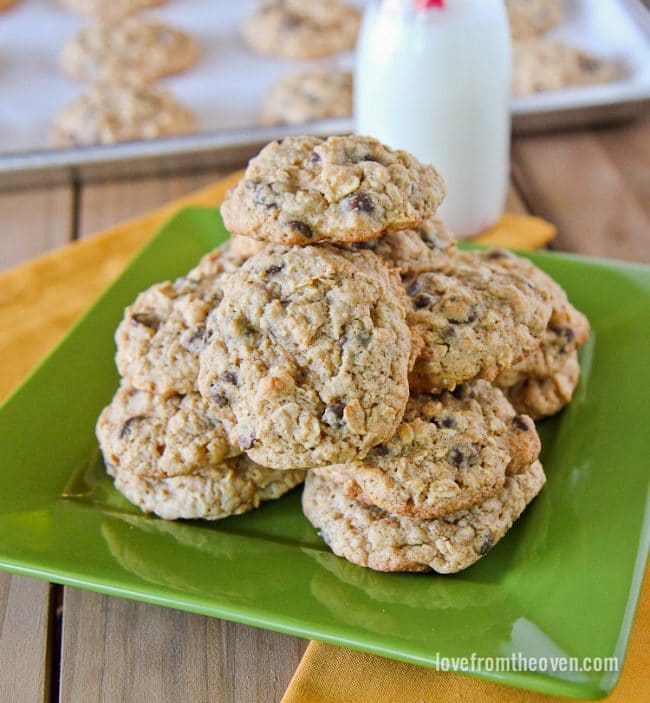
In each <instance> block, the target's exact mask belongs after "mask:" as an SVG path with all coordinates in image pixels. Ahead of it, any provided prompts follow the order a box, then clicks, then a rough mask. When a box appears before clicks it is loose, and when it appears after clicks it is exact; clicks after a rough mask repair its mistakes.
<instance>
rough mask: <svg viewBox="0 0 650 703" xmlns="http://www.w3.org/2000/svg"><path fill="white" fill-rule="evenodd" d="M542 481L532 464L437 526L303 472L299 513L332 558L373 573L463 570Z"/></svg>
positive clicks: (484, 550) (498, 536)
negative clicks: (361, 498)
mask: <svg viewBox="0 0 650 703" xmlns="http://www.w3.org/2000/svg"><path fill="white" fill-rule="evenodd" d="M545 481H546V477H545V476H544V471H543V469H542V465H541V464H540V463H539V462H538V461H537V462H535V463H534V464H533V465H532V466H531V467H530V468H529V469H528V470H526V471H525V472H523V473H521V474H517V475H516V476H509V477H508V478H507V479H506V481H505V484H504V485H503V488H502V489H501V490H500V491H499V492H498V493H497V494H496V495H494V496H492V497H490V498H488V499H487V500H485V501H484V502H482V503H480V504H479V505H476V506H474V507H472V508H471V509H469V510H464V511H460V512H457V513H453V514H452V515H447V516H446V517H444V518H441V519H437V520H418V519H414V518H406V517H398V516H396V515H391V514H390V513H387V512H386V511H384V510H381V509H380V508H377V507H373V506H369V505H366V504H365V503H361V502H359V501H356V500H353V499H351V498H347V497H346V496H345V494H344V493H343V490H342V489H341V487H340V486H337V485H336V484H333V483H329V482H328V481H326V480H324V479H323V478H322V477H321V476H318V475H317V474H316V473H315V472H313V471H311V472H308V475H307V478H306V482H305V491H304V493H303V497H302V507H303V512H304V513H305V516H306V517H307V519H308V520H309V521H310V522H311V524H312V525H313V526H314V527H316V528H317V529H318V530H320V534H321V537H322V538H323V539H324V540H325V542H326V543H327V544H328V546H329V547H330V549H331V550H332V551H333V552H334V554H336V555H338V556H342V557H345V558H346V559H347V560H348V561H351V562H353V563H355V564H359V565H360V566H366V567H369V568H371V569H375V570H376V571H437V572H439V573H441V574H451V573H455V572H457V571H461V570H462V569H465V568H467V567H468V566H470V565H471V564H473V563H474V562H475V561H477V560H478V559H480V558H481V557H482V556H484V555H485V554H487V553H488V552H489V551H490V549H491V548H492V547H493V546H494V545H495V544H496V543H497V542H498V541H499V540H500V539H501V538H502V537H503V535H505V533H506V532H507V531H508V530H509V529H510V527H511V526H512V524H513V522H514V521H515V520H516V519H517V518H518V517H519V516H520V515H521V513H522V512H523V511H524V508H525V507H526V506H527V505H528V504H529V503H530V502H531V501H532V499H533V498H534V497H535V496H536V495H537V494H538V493H539V491H540V490H541V489H542V486H543V485H544V483H545Z"/></svg>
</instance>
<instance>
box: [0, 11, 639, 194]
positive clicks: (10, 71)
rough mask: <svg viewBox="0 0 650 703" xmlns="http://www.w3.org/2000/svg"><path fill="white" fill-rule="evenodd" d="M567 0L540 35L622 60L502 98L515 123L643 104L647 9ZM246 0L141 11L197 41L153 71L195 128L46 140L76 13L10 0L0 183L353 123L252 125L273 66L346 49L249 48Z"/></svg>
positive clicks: (1, 45) (574, 119)
mask: <svg viewBox="0 0 650 703" xmlns="http://www.w3.org/2000/svg"><path fill="white" fill-rule="evenodd" d="M357 1H358V3H359V4H363V0H357ZM566 1H567V6H568V17H567V21H566V22H565V23H563V25H562V26H561V27H560V28H558V29H557V30H555V31H554V32H553V33H552V34H551V36H555V37H557V38H562V39H566V40H567V41H569V42H571V43H573V44H575V45H577V46H580V47H582V48H585V49H586V50H588V51H591V52H593V53H595V54H596V55H599V56H607V57H610V58H615V59H616V60H617V61H619V62H620V64H621V67H622V75H621V79H620V80H619V81H616V82H615V83H611V84H608V85H603V86H590V87H583V88H575V89H567V90H563V91H557V92H555V93H544V94H538V95H533V96H528V97H524V98H515V99H513V103H512V113H513V126H514V129H515V131H516V132H527V131H531V130H543V129H556V128H560V127H565V126H578V125H585V124H589V123H594V122H604V121H612V120H619V119H624V118H628V117H632V116H634V115H636V114H638V113H639V112H640V111H643V110H645V109H647V108H648V106H650V13H649V12H648V10H647V9H646V8H645V7H644V6H643V3H642V1H641V0H566ZM255 2H256V0H169V2H168V3H167V4H166V5H164V6H162V7H160V8H157V9H156V10H155V11H151V12H148V13H144V15H143V16H145V17H147V18H151V19H152V20H153V19H159V20H161V21H164V22H168V23H170V24H173V25H175V26H178V27H180V28H182V29H185V30H187V31H188V32H190V33H191V34H193V35H194V36H195V37H196V39H197V40H198V42H199V44H200V46H201V49H202V56H201V61H200V62H199V64H198V65H197V66H196V67H195V68H193V69H192V70H190V71H188V72H186V73H184V74H182V75H179V76H176V77H172V78H170V79H168V80H166V81H163V83H164V84H165V85H167V86H168V87H169V88H170V89H171V90H172V92H173V93H174V94H175V95H176V96H177V97H178V98H179V100H181V101H183V102H184V103H186V104H187V105H189V106H190V107H192V108H193V109H194V110H195V112H196V113H197V115H198V119H199V131H198V132H197V134H195V135H190V136H184V137H177V138H170V139H161V140H155V141H149V142H131V143H126V144H117V145H112V146H100V147H88V148H75V149H64V150H57V149H53V148H51V147H50V145H49V142H48V138H49V131H50V126H51V122H52V119H53V117H54V115H55V114H56V113H57V111H58V110H59V109H60V108H61V107H62V106H63V105H64V104H65V103H66V102H67V101H68V100H70V99H72V98H73V97H74V96H75V95H76V94H78V93H79V92H81V91H82V90H83V85H80V84H78V83H75V82H74V81H72V80H69V79H68V78H66V77H65V76H64V75H63V74H62V73H61V72H60V71H59V69H58V66H57V60H58V53H59V50H60V48H61V46H62V44H63V42H64V41H65V40H66V38H67V37H69V36H70V35H71V34H72V33H74V31H75V30H76V29H77V28H78V27H80V26H82V25H83V23H84V21H85V20H83V19H82V18H78V17H76V16H74V15H72V14H70V13H68V12H66V11H65V10H63V9H62V8H61V6H60V5H58V4H57V3H56V2H55V0H19V4H18V5H17V6H16V7H15V8H14V9H13V10H10V11H9V12H7V13H3V14H1V15H0V95H1V96H2V100H0V188H12V187H21V186H33V185H37V184H48V183H53V182H61V181H67V180H70V179H77V178H83V179H102V178H108V177H116V176H120V175H131V176H132V175H139V174H146V173H151V172H156V173H161V172H164V171H177V170H183V169H186V168H201V167H202V166H208V165H210V166H215V165H217V166H219V165H222V166H226V165H228V164H230V163H241V161H242V160H244V159H246V158H248V157H250V156H251V155H252V154H254V153H255V151H256V150H257V149H259V147H260V146H261V145H262V144H264V143H266V142H267V141H269V140H271V139H273V138H275V137H278V136H286V135H287V134H300V133H305V132H309V133H314V134H333V133H345V132H350V131H352V129H353V121H352V120H351V119H343V120H331V121H326V122H319V123H312V124H310V125H302V126H297V127H281V128H278V127H274V128H263V127H260V126H259V125H258V122H257V114H258V110H259V102H260V99H261V96H262V94H263V93H264V91H265V90H266V89H267V88H268V87H269V86H270V85H271V84H272V82H273V81H274V80H276V79H277V78H278V77H279V76H280V75H282V74H283V73H285V72H288V71H294V70H300V69H302V68H304V67H306V66H313V65H315V64H317V65H328V66H340V67H351V66H352V65H353V55H352V53H351V52H348V53H345V54H341V55H338V56H335V57H330V58H327V59H324V60H321V61H318V62H288V61H280V60H277V61H276V60H272V59H268V58H262V57H259V56H256V55H254V54H252V53H251V52H250V51H248V50H247V48H246V47H245V45H244V43H243V42H242V40H241V38H240V36H239V32H238V27H239V25H240V23H241V21H242V20H243V18H244V17H245V15H246V14H247V13H248V12H249V11H250V9H251V8H252V7H253V6H254V4H255Z"/></svg>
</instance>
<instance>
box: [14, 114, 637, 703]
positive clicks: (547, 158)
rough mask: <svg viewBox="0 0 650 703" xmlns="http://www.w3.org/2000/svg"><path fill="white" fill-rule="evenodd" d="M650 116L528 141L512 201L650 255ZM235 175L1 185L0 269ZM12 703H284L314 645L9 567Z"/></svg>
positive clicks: (583, 241)
mask: <svg viewBox="0 0 650 703" xmlns="http://www.w3.org/2000/svg"><path fill="white" fill-rule="evenodd" d="M649 166H650V116H648V117H647V118H643V119H640V120H637V121H635V122H632V123H628V124H625V125H622V126H617V127H609V128H601V129H590V130H585V131H572V132H566V133H562V134H556V133H554V134H552V135H539V136H529V137H521V138H518V139H516V140H515V142H514V145H513V152H512V188H511V193H510V198H509V204H508V207H509V209H510V210H514V211H519V212H522V211H528V212H531V213H534V214H537V215H541V216H542V217H545V218H547V219H549V220H550V221H552V222H554V223H555V224H556V225H557V226H558V228H559V234H558V237H557V239H556V240H555V242H554V244H553V246H554V248H556V249H561V250H563V251H572V252H580V253H584V254H592V255H596V256H606V257H612V258H616V259H625V260H628V261H638V262H643V263H650V168H649ZM222 175H224V174H223V172H218V171H211V172H202V173H200V174H192V175H178V176H171V177H164V178H163V177H154V178H147V179H141V180H138V181H130V182H129V181H118V182H106V183H95V184H93V183H88V184H85V183H80V184H75V185H71V186H61V187H55V188H47V189H36V188H35V189H33V190H26V191H16V192H6V193H0V221H1V222H2V230H1V232H0V268H6V267H9V266H12V265H14V264H17V263H19V262H21V261H24V260H26V259H29V258H31V257H34V256H38V255H39V254H42V253H43V252H46V251H48V250H50V249H53V248H55V247H59V246H61V245H63V244H65V243H66V242H69V241H71V240H74V239H79V238H81V237H86V236H88V235H91V234H92V233H94V232H97V231H98V230H101V229H103V228H105V227H108V226H110V225H113V224H115V223H117V222H119V221H120V220H123V219H125V218H129V217H132V216H135V215H137V214H140V213H143V212H145V211H147V210H149V209H152V208H155V207H156V206H158V205H161V204H162V203H164V202H166V201H168V200H170V199H173V198H175V197H178V196H180V195H182V194H185V193H187V192H189V191H191V190H193V189H196V188H199V187H200V186H203V185H206V184H207V183H209V182H211V181H213V180H215V179H216V178H218V177H220V176H222ZM0 636H1V639H0V663H1V667H2V668H1V672H2V673H1V674H0V701H3V702H4V701H17V702H18V701H19V702H20V703H28V702H31V701H57V700H61V701H66V702H67V701H72V702H74V703H76V702H77V701H84V702H87V701H107V702H110V703H114V702H116V701H129V702H130V701H137V702H148V701H165V702H167V701H177V700H182V701H184V702H185V703H194V702H195V701H196V702H198V701H206V702H207V701H208V700H209V701H213V702H214V701H219V702H221V701H224V702H226V701H227V702H230V701H233V702H234V701H236V702H237V703H249V702H251V703H253V702H254V703H267V702H276V701H279V700H280V698H281V697H282V694H283V692H284V690H285V688H286V686H287V684H288V682H289V680H290V678H291V676H292V674H293V672H294V670H295V668H296V665H297V664H298V662H299V661H300V657H301V655H302V653H303V651H304V649H305V647H306V644H307V643H306V641H304V640H300V639H297V638H294V637H289V636H286V635H278V634H273V633H269V632H264V631H263V630H256V629H254V628H251V627H246V626H243V625H236V624H233V623H228V622H225V621H222V620H216V619H212V618H207V617H202V616H198V615H191V614H188V613H182V612H177V611H174V610H169V609H164V608H160V607H156V606H151V605H145V604H142V603H135V602H130V601H126V600H121V599H118V598H111V597H108V596H103V595H97V594H95V593H90V592H85V591H80V590H77V589H74V588H68V587H61V586H56V585H52V584H47V583H43V582H40V581H35V580H31V579H29V578H25V577H18V576H10V575H8V574H0Z"/></svg>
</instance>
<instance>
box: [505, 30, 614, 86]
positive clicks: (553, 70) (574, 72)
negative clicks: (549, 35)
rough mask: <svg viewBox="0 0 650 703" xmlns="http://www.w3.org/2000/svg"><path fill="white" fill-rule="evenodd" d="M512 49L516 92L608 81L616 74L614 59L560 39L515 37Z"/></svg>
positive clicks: (612, 79)
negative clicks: (524, 39) (523, 39)
mask: <svg viewBox="0 0 650 703" xmlns="http://www.w3.org/2000/svg"><path fill="white" fill-rule="evenodd" d="M513 51H514V53H513V74H512V92H513V95H517V96H522V95H530V94H532V93H542V92H546V91H549V90H560V89H562V88H570V87H571V86H580V85H597V84H599V83H610V82H611V81H615V80H616V79H617V78H618V77H619V76H620V70H619V68H618V66H617V65H616V63H615V62H614V61H612V60H610V59H600V58H597V57H596V56H592V55H591V54H588V53H587V52H585V51H581V50H580V49H576V48H575V47H573V46H569V45H568V44H565V43H564V42H560V41H547V40H544V39H534V40H530V41H516V42H514V46H513Z"/></svg>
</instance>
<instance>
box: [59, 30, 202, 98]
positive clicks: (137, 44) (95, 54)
mask: <svg viewBox="0 0 650 703" xmlns="http://www.w3.org/2000/svg"><path fill="white" fill-rule="evenodd" d="M197 58H198V47H197V45H196V42H195V41H194V39H192V37H190V36H189V34H186V33H185V32H181V31H180V30H178V29H174V28H173V27H167V26H166V25H164V24H152V23H148V22H142V21H141V20H139V19H136V18H133V17H127V18H125V19H121V20H118V21H113V22H108V23H103V24H96V25H90V26H88V27H84V28H83V29H80V30H79V31H78V32H77V33H76V34H75V35H74V36H73V37H72V38H71V39H70V40H69V41H68V43H67V44H65V46H64V47H63V49H62V51H61V67H62V68H63V71H64V72H65V73H67V74H68V75H69V76H71V77H72V78H77V79H79V80H83V81H91V82H94V81H98V82H101V81H106V82H109V83H114V82H127V83H137V84H142V83H148V82H150V81H152V80H154V79H156V78H160V77H161V76H167V75H170V74H173V73H180V72H181V71H185V70H186V69H187V68H189V67H190V66H192V65H194V64H195V63H196V61H197Z"/></svg>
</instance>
